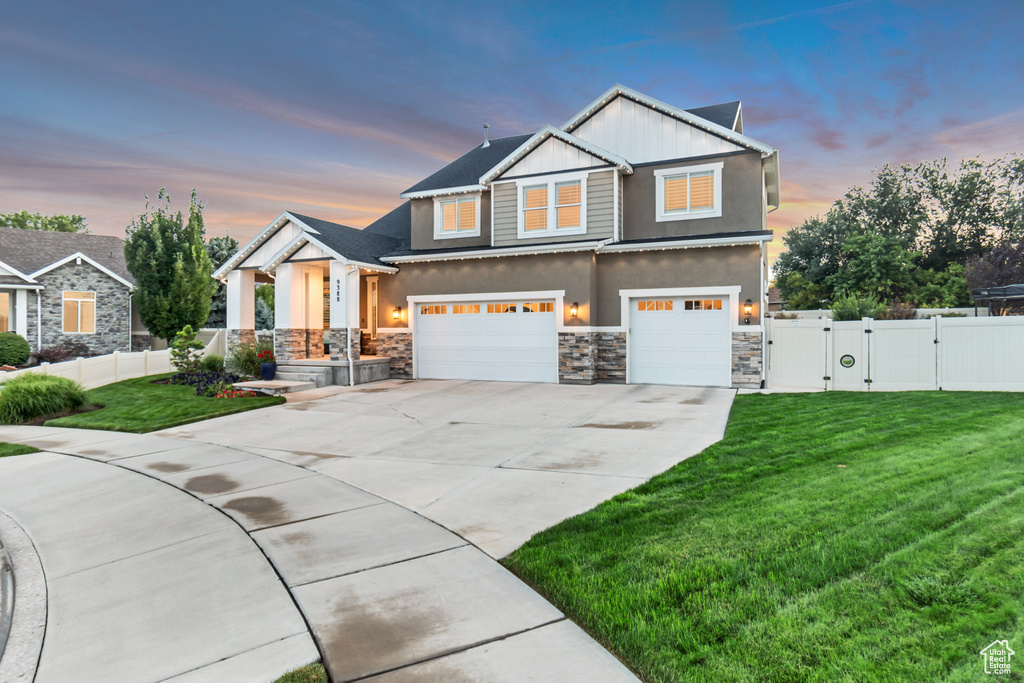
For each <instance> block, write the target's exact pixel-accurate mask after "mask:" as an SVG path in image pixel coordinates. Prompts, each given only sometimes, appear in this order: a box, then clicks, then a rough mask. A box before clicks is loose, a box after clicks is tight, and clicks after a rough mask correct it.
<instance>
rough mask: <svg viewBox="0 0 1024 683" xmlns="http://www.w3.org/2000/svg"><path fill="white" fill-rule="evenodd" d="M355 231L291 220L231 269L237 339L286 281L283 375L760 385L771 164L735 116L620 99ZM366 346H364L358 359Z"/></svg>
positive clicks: (728, 111) (473, 158) (465, 168)
mask: <svg viewBox="0 0 1024 683" xmlns="http://www.w3.org/2000/svg"><path fill="white" fill-rule="evenodd" d="M401 197H402V198H403V199H405V200H407V201H406V202H405V203H404V204H402V205H400V206H399V207H398V208H396V209H394V210H393V211H392V212H390V213H389V214H387V215H385V216H383V217H382V218H380V219H379V220H377V221H376V222H374V223H373V224H371V225H370V226H368V227H367V228H365V229H363V230H356V229H353V228H348V227H344V226H341V225H337V224H334V223H329V222H326V221H322V220H318V219H315V218H311V217H308V216H303V215H300V214H297V213H292V212H285V213H283V214H281V215H280V216H279V217H278V218H277V219H276V220H275V221H274V222H273V223H271V224H270V225H269V226H267V227H266V228H265V229H264V230H263V231H261V232H260V233H259V234H258V235H257V236H256V237H255V238H254V239H253V240H252V241H251V242H249V243H248V244H247V245H245V246H244V247H243V248H242V249H241V250H240V251H239V252H238V253H237V254H236V255H235V256H234V257H233V258H232V259H230V260H229V261H228V262H227V263H226V264H225V265H224V266H223V267H222V268H220V269H219V270H218V272H217V273H216V274H215V277H218V278H222V279H226V281H227V283H228V328H229V334H228V338H229V343H232V342H233V343H238V342H239V341H241V340H245V339H247V338H250V337H251V335H252V329H253V288H254V284H255V283H256V282H261V281H269V280H270V279H271V277H272V278H273V280H274V282H276V290H275V291H276V294H275V296H276V301H275V306H276V330H275V343H276V346H277V354H278V357H279V359H289V358H291V359H296V358H318V357H323V356H324V354H325V348H326V353H328V354H329V356H330V358H331V359H333V360H335V361H337V360H344V361H348V360H350V359H353V360H354V359H356V358H358V357H359V354H360V353H362V354H363V355H366V354H367V353H368V352H371V353H374V352H375V353H376V355H377V356H378V357H381V356H386V357H388V358H389V359H390V363H391V374H392V376H404V377H414V378H454V379H482V380H487V379H491V380H518V381H533V382H567V383H592V382H630V383H661V384H685V385H699V386H758V385H760V383H761V381H762V378H763V368H762V358H763V355H764V354H763V347H762V344H763V335H762V329H763V328H762V319H763V313H764V311H765V310H766V308H767V305H766V304H767V299H766V296H767V291H768V287H767V282H766V279H767V263H766V253H765V251H766V250H765V246H766V242H768V241H770V240H771V239H772V233H771V232H770V231H768V230H767V229H766V224H767V213H768V211H769V210H774V209H775V208H777V207H778V205H779V162H778V152H777V150H775V149H773V148H771V147H769V146H767V145H765V144H763V143H760V142H757V141H756V140H753V139H752V138H749V137H747V136H746V135H744V134H743V119H742V113H741V108H740V103H739V102H733V103H730V104H720V105H714V106H710V107H702V108H698V109H689V110H682V109H677V108H676V107H673V106H671V105H668V104H665V103H663V102H659V101H657V100H654V99H652V98H650V97H647V96H646V95H643V94H641V93H638V92H636V91H633V90H630V89H629V88H625V87H622V86H615V87H613V88H611V89H610V90H608V92H606V93H604V94H603V95H601V96H600V97H599V98H597V99H596V100H594V101H593V102H591V103H590V104H588V105H587V106H586V107H584V108H583V109H582V110H581V111H580V112H579V113H577V114H576V115H574V116H573V117H572V118H570V119H569V120H568V121H567V122H566V123H565V124H563V125H562V126H560V127H554V126H546V127H545V128H543V129H541V130H540V131H538V132H537V133H535V134H532V135H519V136H514V137H505V138H499V139H495V140H490V141H487V140H485V141H484V143H483V144H482V145H480V146H478V147H476V148H474V149H472V150H470V151H469V152H468V153H466V154H464V155H463V156H461V157H460V158H458V159H456V160H455V161H453V162H452V163H450V164H448V165H447V166H445V167H444V168H442V169H441V170H439V171H437V172H436V173H434V174H433V175H431V176H430V177H428V178H425V179H424V180H422V181H420V182H419V183H417V184H415V185H413V186H412V187H410V188H409V189H408V190H407V191H405V192H404V193H402V195H401ZM361 340H366V341H367V342H368V344H369V345H370V346H371V348H370V349H362V348H361V346H362V344H361Z"/></svg>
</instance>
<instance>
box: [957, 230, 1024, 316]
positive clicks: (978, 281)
mask: <svg viewBox="0 0 1024 683" xmlns="http://www.w3.org/2000/svg"><path fill="white" fill-rule="evenodd" d="M965 277H966V279H967V285H968V286H969V287H970V288H971V289H977V288H979V287H1005V286H1006V285H1019V284H1024V241H1022V242H1011V241H1010V240H1003V241H1001V242H999V244H997V245H995V246H994V247H993V248H992V249H991V251H989V252H987V253H985V254H982V255H981V256H974V257H972V258H970V259H969V260H968V261H967V268H966V273H965ZM991 308H992V312H993V313H994V314H996V315H1009V314H1021V313H1024V310H1022V309H1024V306H1022V305H1021V304H1020V303H1019V302H1011V303H1010V304H1003V303H1000V302H998V301H993V302H992V303H991Z"/></svg>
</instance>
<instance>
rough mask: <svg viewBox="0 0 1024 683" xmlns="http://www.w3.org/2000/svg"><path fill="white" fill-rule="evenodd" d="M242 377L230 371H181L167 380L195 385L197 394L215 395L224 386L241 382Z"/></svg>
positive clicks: (173, 382) (170, 382) (168, 381)
mask: <svg viewBox="0 0 1024 683" xmlns="http://www.w3.org/2000/svg"><path fill="white" fill-rule="evenodd" d="M241 381H242V378H241V377H239V376H238V375H236V374H233V373H230V372H209V371H206V370H204V371H202V372H179V373H178V374H176V375H174V376H173V377H171V378H170V379H169V380H167V383H168V384H185V385H188V386H192V387H195V389H196V396H214V395H216V394H217V393H218V392H220V391H222V390H223V387H224V386H227V387H228V388H230V387H231V385H232V384H234V383H235V382H241Z"/></svg>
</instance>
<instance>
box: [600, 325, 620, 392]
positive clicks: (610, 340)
mask: <svg viewBox="0 0 1024 683" xmlns="http://www.w3.org/2000/svg"><path fill="white" fill-rule="evenodd" d="M594 341H595V343H596V344H597V366H596V370H595V378H596V379H597V381H598V382H608V383H611V384H625V383H626V333H625V332H595V333H594Z"/></svg>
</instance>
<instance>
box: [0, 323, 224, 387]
mask: <svg viewBox="0 0 1024 683" xmlns="http://www.w3.org/2000/svg"><path fill="white" fill-rule="evenodd" d="M224 343H225V340H224V332H222V331H221V332H218V333H217V334H216V335H214V337H213V339H211V340H210V343H209V344H207V345H206V350H205V351H203V356H204V357H206V356H209V355H211V354H216V355H219V356H222V355H224V352H223V349H224ZM172 370H174V366H172V365H171V352H170V350H169V349H164V350H162V351H137V352H132V353H123V352H121V351H114V352H113V353H108V354H107V355H105V356H94V357H93V358H76V359H75V360H69V361H64V362H63V363H41V364H39V365H37V366H35V367H31V368H25V369H24V370H15V371H13V372H4V373H0V384H3V383H4V382H6V381H7V380H9V379H13V378H15V377H17V376H18V375H23V374H25V373H27V372H35V373H39V374H43V375H52V376H54V377H67V378H68V379H72V380H74V381H76V382H78V383H79V384H81V385H82V386H83V387H85V388H86V389H95V388H96V387H101V386H103V385H105V384H112V383H114V382H120V381H121V380H124V379H134V378H136V377H145V376H147V375H159V374H161V373H164V372H171V371H172Z"/></svg>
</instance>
